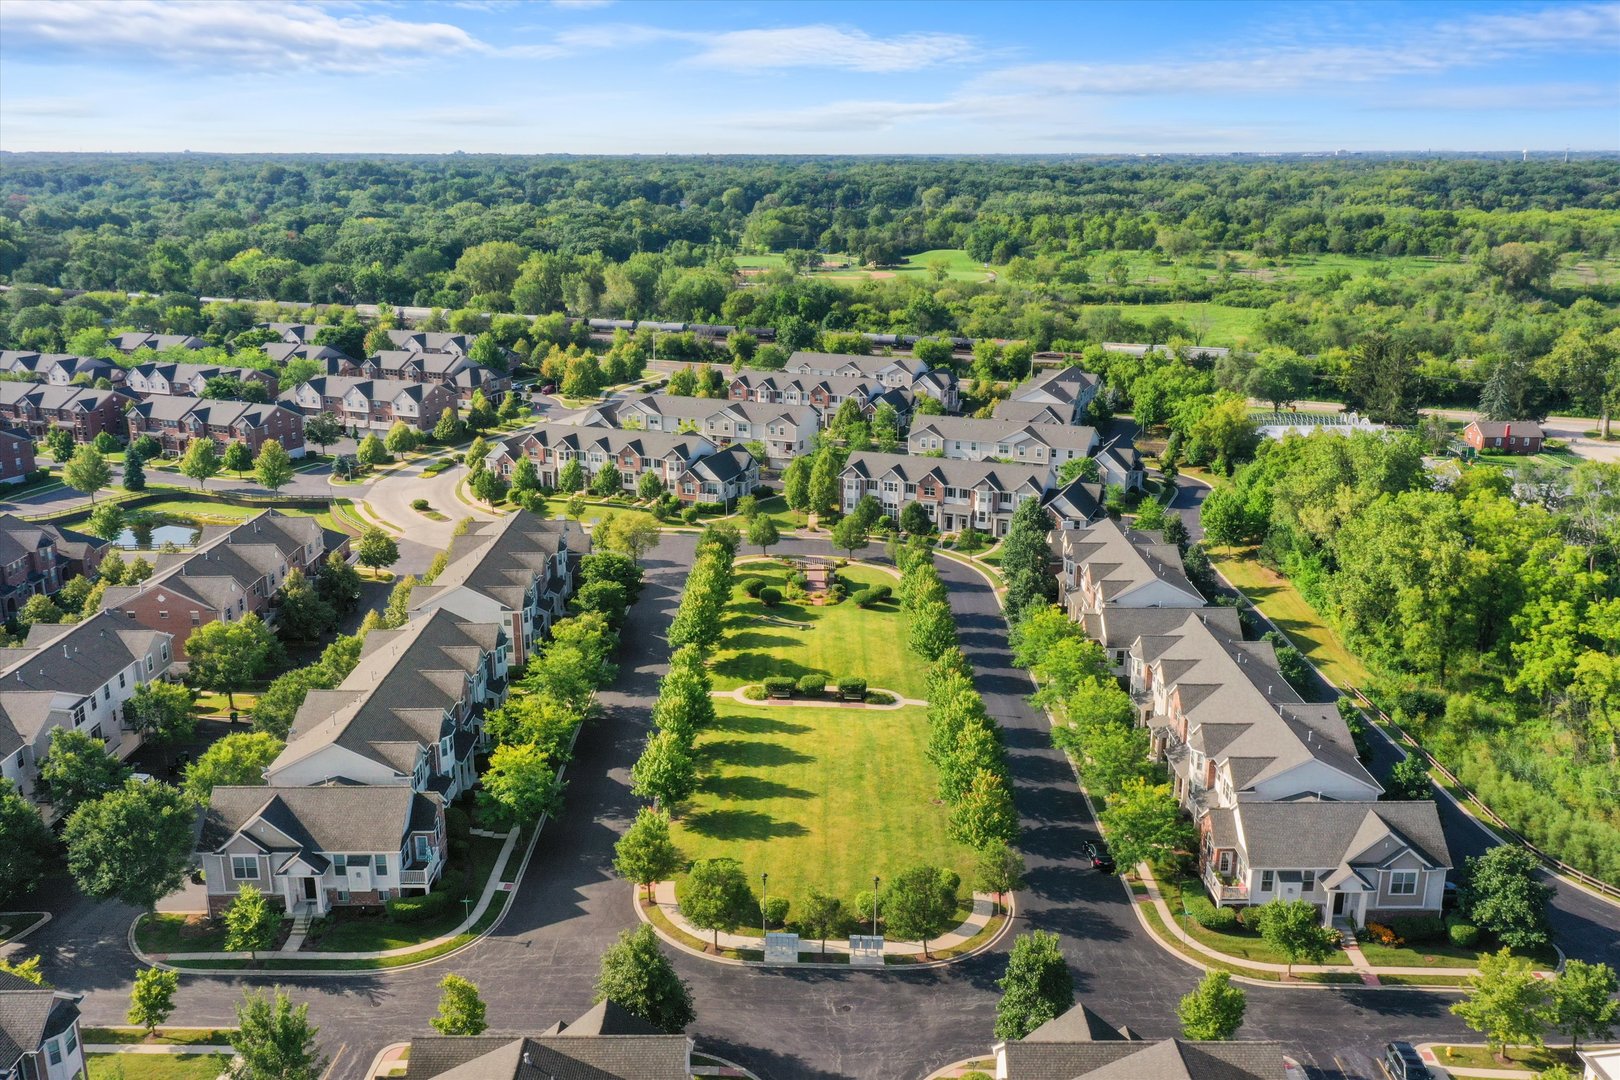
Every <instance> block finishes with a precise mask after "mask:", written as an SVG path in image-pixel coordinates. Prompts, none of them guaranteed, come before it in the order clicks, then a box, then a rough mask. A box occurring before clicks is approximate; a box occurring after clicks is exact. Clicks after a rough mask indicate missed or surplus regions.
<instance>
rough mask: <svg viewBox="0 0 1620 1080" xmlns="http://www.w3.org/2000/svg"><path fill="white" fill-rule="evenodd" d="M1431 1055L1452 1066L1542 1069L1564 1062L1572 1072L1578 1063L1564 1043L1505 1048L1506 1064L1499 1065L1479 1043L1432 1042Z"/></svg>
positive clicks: (1579, 1064)
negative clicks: (1457, 1044)
mask: <svg viewBox="0 0 1620 1080" xmlns="http://www.w3.org/2000/svg"><path fill="white" fill-rule="evenodd" d="M1434 1056H1435V1059H1436V1060H1437V1061H1439V1063H1440V1064H1441V1065H1444V1066H1446V1067H1447V1068H1454V1069H1468V1068H1473V1069H1534V1070H1535V1071H1536V1072H1543V1071H1545V1070H1547V1069H1550V1068H1552V1067H1553V1066H1554V1065H1567V1066H1569V1067H1570V1068H1571V1069H1574V1070H1575V1071H1576V1072H1579V1071H1580V1068H1581V1063H1580V1061H1579V1059H1577V1058H1576V1057H1575V1052H1574V1051H1573V1050H1571V1049H1570V1048H1569V1047H1567V1046H1559V1047H1541V1048H1537V1047H1530V1046H1516V1047H1514V1048H1513V1049H1511V1050H1509V1051H1508V1055H1507V1056H1508V1064H1506V1065H1503V1064H1502V1063H1501V1062H1500V1061H1497V1060H1496V1057H1495V1056H1494V1055H1493V1054H1492V1053H1491V1052H1490V1051H1489V1050H1487V1049H1486V1048H1485V1047H1483V1046H1436V1047H1435V1048H1434Z"/></svg>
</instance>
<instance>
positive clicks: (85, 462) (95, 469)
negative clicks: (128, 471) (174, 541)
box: [62, 443, 190, 503]
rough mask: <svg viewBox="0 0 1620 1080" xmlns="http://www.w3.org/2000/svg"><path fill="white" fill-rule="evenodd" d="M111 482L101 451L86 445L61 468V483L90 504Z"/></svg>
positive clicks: (108, 468) (110, 475)
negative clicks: (87, 499) (88, 499)
mask: <svg viewBox="0 0 1620 1080" xmlns="http://www.w3.org/2000/svg"><path fill="white" fill-rule="evenodd" d="M187 475H190V474H189V473H188V474H187ZM111 480H112V467H111V466H110V465H108V464H107V459H106V458H105V457H103V456H102V454H101V451H100V450H97V449H96V448H95V447H93V446H91V445H89V444H88V443H86V444H85V445H83V446H80V447H79V448H78V449H77V450H75V451H73V456H72V457H71V458H69V459H68V463H67V464H66V465H65V466H63V467H62V482H63V483H64V484H66V485H67V486H68V487H70V488H72V489H73V490H74V491H78V492H81V493H83V494H85V495H88V496H90V501H91V502H92V503H94V502H95V501H96V492H98V491H100V490H101V489H102V488H104V487H106V486H107V484H108V482H110V481H111Z"/></svg>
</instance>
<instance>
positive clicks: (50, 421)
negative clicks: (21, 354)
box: [0, 382, 132, 442]
mask: <svg viewBox="0 0 1620 1080" xmlns="http://www.w3.org/2000/svg"><path fill="white" fill-rule="evenodd" d="M131 400H132V399H131V398H130V397H129V396H128V395H127V394H123V393H121V392H119V391H117V390H96V389H93V388H91V387H88V386H52V385H50V384H48V383H26V382H0V427H5V428H10V429H12V430H15V431H22V432H26V433H27V434H28V436H29V437H30V438H32V439H35V440H38V439H41V438H44V436H45V434H46V432H48V431H51V430H52V429H54V428H61V429H63V430H65V431H68V432H71V433H72V435H73V438H74V440H75V441H77V442H89V441H90V440H91V439H94V438H95V437H96V436H97V435H100V434H101V433H102V432H103V431H106V432H109V433H111V434H113V435H119V436H121V435H123V434H124V409H125V408H126V407H127V406H128V405H129V404H130V402H131Z"/></svg>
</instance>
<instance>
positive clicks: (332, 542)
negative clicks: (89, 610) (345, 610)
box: [101, 510, 349, 657]
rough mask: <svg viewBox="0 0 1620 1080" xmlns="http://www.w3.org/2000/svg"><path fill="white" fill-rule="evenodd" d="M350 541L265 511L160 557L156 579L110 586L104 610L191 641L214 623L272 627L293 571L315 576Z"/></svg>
mask: <svg viewBox="0 0 1620 1080" xmlns="http://www.w3.org/2000/svg"><path fill="white" fill-rule="evenodd" d="M348 547H349V538H348V537H347V536H345V535H344V534H342V533H335V532H330V531H328V530H326V529H323V528H322V527H321V525H320V523H319V522H317V521H316V520H315V519H314V518H312V517H294V516H292V515H289V514H283V513H281V512H280V511H279V510H265V511H263V512H261V513H259V514H256V515H254V516H253V517H251V518H249V519H248V520H246V521H244V522H242V523H241V524H240V525H232V526H228V527H210V528H207V529H204V530H203V535H202V537H201V538H200V539H199V541H198V543H197V546H196V547H195V548H193V549H192V550H190V551H180V552H167V553H160V554H158V555H157V556H156V566H155V568H154V570H153V572H152V576H151V577H149V578H147V579H146V580H145V581H142V582H140V583H139V584H138V585H111V586H108V588H107V590H106V591H105V592H103V593H102V597H101V606H102V607H103V609H105V610H108V611H120V612H122V613H123V614H125V615H126V616H128V617H129V618H131V619H133V620H134V621H135V622H136V623H138V624H139V625H141V626H144V627H147V628H148V629H152V630H161V631H163V632H165V633H167V634H170V635H172V636H173V638H174V647H175V651H176V653H177V654H178V655H179V656H182V657H183V656H184V655H185V644H186V639H187V638H189V637H190V636H191V634H192V632H193V631H195V630H196V629H197V628H198V627H199V626H206V625H207V624H209V623H211V622H238V621H240V620H241V619H242V618H243V617H244V616H246V615H247V614H249V613H250V612H251V613H252V614H255V615H257V616H259V618H261V619H263V620H264V621H265V622H268V623H271V624H274V622H275V610H274V605H275V602H276V594H277V593H278V592H279V591H280V590H281V587H282V586H283V585H284V584H286V581H287V575H288V574H289V573H291V572H292V571H293V570H295V569H296V570H300V571H302V572H304V573H306V574H308V573H312V572H313V571H314V569H315V567H316V566H317V564H319V563H320V562H321V561H322V560H324V559H325V558H326V557H327V555H328V554H329V553H330V552H333V551H336V552H338V553H339V554H344V555H346V554H347V553H348Z"/></svg>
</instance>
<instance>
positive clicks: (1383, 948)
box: [1361, 941, 1558, 971]
mask: <svg viewBox="0 0 1620 1080" xmlns="http://www.w3.org/2000/svg"><path fill="white" fill-rule="evenodd" d="M1498 947H1499V946H1495V945H1487V946H1485V947H1483V948H1480V947H1475V948H1472V949H1463V948H1459V947H1457V946H1456V945H1453V944H1451V942H1449V941H1430V942H1425V943H1423V944H1420V945H1399V946H1393V945H1380V944H1378V943H1377V942H1376V941H1363V942H1362V943H1361V955H1363V956H1365V957H1366V958H1367V962H1368V963H1369V964H1373V965H1375V966H1377V967H1419V968H1420V967H1434V968H1474V967H1478V966H1479V958H1480V956H1481V955H1483V954H1484V953H1486V952H1494V951H1495V949H1496V948H1498ZM1514 951H1515V952H1516V953H1518V954H1519V955H1521V956H1527V957H1529V958H1530V960H1531V961H1532V962H1533V963H1534V964H1535V965H1536V967H1538V968H1541V969H1544V970H1547V971H1551V970H1553V969H1554V968H1556V967H1557V966H1558V953H1557V951H1556V950H1554V949H1551V948H1547V949H1530V950H1523V951H1521V950H1517V949H1515V950H1514Z"/></svg>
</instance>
